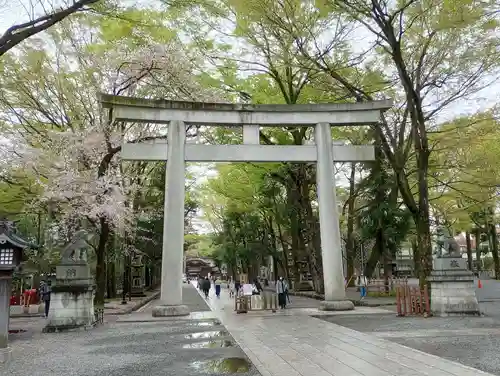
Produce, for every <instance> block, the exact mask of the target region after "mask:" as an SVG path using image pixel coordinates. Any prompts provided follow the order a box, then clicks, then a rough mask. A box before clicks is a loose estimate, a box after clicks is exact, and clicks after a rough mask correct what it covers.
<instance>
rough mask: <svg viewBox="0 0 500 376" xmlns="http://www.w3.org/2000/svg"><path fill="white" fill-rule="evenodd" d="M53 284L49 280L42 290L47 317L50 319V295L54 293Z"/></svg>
mask: <svg viewBox="0 0 500 376" xmlns="http://www.w3.org/2000/svg"><path fill="white" fill-rule="evenodd" d="M51 285H52V282H51V281H50V280H49V281H47V282H45V283H44V284H43V286H42V288H41V295H42V300H43V301H44V303H45V317H49V309H50V294H51V293H52V287H51Z"/></svg>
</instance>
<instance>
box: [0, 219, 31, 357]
mask: <svg viewBox="0 0 500 376" xmlns="http://www.w3.org/2000/svg"><path fill="white" fill-rule="evenodd" d="M29 247H33V246H32V245H31V244H30V243H29V242H27V241H26V240H24V239H22V238H21V237H20V236H19V235H18V234H16V229H15V226H14V222H12V221H7V220H0V363H5V362H7V361H8V360H9V359H10V348H9V347H8V339H9V317H10V296H11V293H12V274H13V273H14V271H15V270H16V268H17V267H18V266H19V264H20V263H21V261H22V260H23V251H24V249H26V248H29Z"/></svg>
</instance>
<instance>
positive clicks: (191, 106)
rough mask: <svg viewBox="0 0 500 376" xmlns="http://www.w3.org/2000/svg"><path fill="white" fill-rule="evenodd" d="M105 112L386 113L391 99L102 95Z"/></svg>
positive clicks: (391, 102) (101, 99)
mask: <svg viewBox="0 0 500 376" xmlns="http://www.w3.org/2000/svg"><path fill="white" fill-rule="evenodd" d="M100 101H101V104H102V106H103V107H104V108H112V107H114V106H125V107H142V108H155V109H175V110H190V111H192V110H198V111H235V112H332V111H367V110H381V111H385V110H388V109H389V108H391V107H392V104H393V101H392V99H384V100H376V101H366V102H356V103H310V104H248V103H216V102H213V103H210V102H189V101H172V100H165V99H145V98H136V97H127V96H121V95H110V94H100Z"/></svg>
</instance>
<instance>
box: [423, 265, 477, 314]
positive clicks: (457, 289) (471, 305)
mask: <svg viewBox="0 0 500 376" xmlns="http://www.w3.org/2000/svg"><path fill="white" fill-rule="evenodd" d="M433 266H434V270H433V271H432V273H431V275H430V276H429V278H428V281H429V282H430V284H431V312H432V314H433V315H434V316H440V317H447V316H479V315H480V314H481V313H480V310H479V303H478V301H477V298H476V289H475V285H474V274H473V273H472V272H471V271H469V270H467V260H465V259H463V258H461V257H442V258H436V259H434V261H433Z"/></svg>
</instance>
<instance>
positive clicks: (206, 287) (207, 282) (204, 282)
mask: <svg viewBox="0 0 500 376" xmlns="http://www.w3.org/2000/svg"><path fill="white" fill-rule="evenodd" d="M263 283H264V286H269V281H268V280H267V279H264V280H263ZM212 284H213V285H214V288H215V296H216V297H217V298H220V294H221V287H222V280H221V279H220V277H215V276H214V277H208V276H205V277H202V276H198V278H197V287H198V289H199V290H200V291H202V292H203V294H204V296H205V298H207V299H208V297H209V293H210V289H211V287H212ZM251 285H252V295H260V294H261V293H262V292H263V291H264V288H263V287H262V284H261V282H260V281H259V279H258V278H255V279H254V280H253V282H252V284H251ZM226 287H227V289H228V291H229V297H230V298H234V297H235V296H240V295H242V294H243V284H242V283H241V281H239V280H237V279H236V280H234V279H233V278H231V277H230V278H229V280H228V281H227V286H226ZM276 294H277V295H278V305H279V306H280V308H282V309H284V308H286V306H287V303H290V296H289V293H288V283H287V281H286V280H285V279H284V278H283V277H280V278H279V279H278V281H276Z"/></svg>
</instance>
